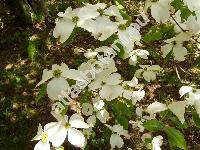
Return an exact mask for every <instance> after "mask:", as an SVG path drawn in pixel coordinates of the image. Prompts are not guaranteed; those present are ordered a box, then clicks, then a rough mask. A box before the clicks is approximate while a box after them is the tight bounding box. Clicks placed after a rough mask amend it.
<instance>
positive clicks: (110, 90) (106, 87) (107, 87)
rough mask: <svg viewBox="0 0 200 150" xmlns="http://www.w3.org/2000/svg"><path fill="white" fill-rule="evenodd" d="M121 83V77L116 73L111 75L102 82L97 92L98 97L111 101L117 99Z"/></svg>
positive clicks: (121, 90) (120, 92)
mask: <svg viewBox="0 0 200 150" xmlns="http://www.w3.org/2000/svg"><path fill="white" fill-rule="evenodd" d="M121 82H122V80H121V75H120V74H118V73H113V74H111V75H110V76H109V77H108V78H107V79H106V80H104V81H103V82H102V84H103V85H102V88H101V89H100V91H99V95H100V97H101V98H102V99H106V100H109V101H111V100H113V99H115V98H117V97H119V96H120V95H121V94H122V92H123V88H122V86H121V85H119V84H120V83H121Z"/></svg>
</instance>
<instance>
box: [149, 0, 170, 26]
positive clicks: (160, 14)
mask: <svg viewBox="0 0 200 150" xmlns="http://www.w3.org/2000/svg"><path fill="white" fill-rule="evenodd" d="M170 1H171V0H159V1H157V2H151V1H150V0H147V1H146V6H145V7H146V9H147V8H148V7H151V15H152V17H153V18H154V19H155V20H156V22H158V23H166V22H167V21H168V19H169V17H170Z"/></svg>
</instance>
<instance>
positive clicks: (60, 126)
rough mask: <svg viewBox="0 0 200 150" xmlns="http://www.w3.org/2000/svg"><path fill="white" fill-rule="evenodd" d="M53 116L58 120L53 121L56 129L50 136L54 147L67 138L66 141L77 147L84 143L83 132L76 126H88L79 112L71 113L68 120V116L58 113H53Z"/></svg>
mask: <svg viewBox="0 0 200 150" xmlns="http://www.w3.org/2000/svg"><path fill="white" fill-rule="evenodd" d="M54 117H56V119H57V120H58V122H53V123H52V124H54V126H55V127H57V131H56V133H55V134H54V136H52V137H51V138H50V141H51V142H52V145H53V146H55V147H59V146H61V144H62V143H63V142H64V141H65V139H66V138H67V139H68V141H69V142H70V143H71V144H72V145H74V146H77V147H83V146H84V144H85V137H84V135H83V133H82V132H81V131H79V130H77V129H76V128H79V129H80V128H89V127H90V126H89V125H88V124H86V123H85V122H84V119H83V117H82V116H80V115H79V114H73V115H72V116H71V117H70V119H69V120H68V116H66V115H65V116H61V115H58V114H54Z"/></svg>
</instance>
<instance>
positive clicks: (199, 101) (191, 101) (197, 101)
mask: <svg viewBox="0 0 200 150" xmlns="http://www.w3.org/2000/svg"><path fill="white" fill-rule="evenodd" d="M186 103H187V105H191V106H194V108H195V109H196V111H197V114H198V115H199V117H200V90H199V89H194V92H191V93H189V95H188V97H187V98H186Z"/></svg>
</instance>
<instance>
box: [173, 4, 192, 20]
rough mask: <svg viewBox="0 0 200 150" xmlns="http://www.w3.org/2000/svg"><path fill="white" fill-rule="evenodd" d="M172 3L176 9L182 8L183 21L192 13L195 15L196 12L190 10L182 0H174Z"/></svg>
mask: <svg viewBox="0 0 200 150" xmlns="http://www.w3.org/2000/svg"><path fill="white" fill-rule="evenodd" d="M171 5H172V6H173V7H174V9H175V11H178V10H180V12H181V15H180V16H181V19H182V21H186V20H187V18H188V17H189V16H190V15H195V14H194V12H191V11H190V10H189V8H188V7H187V6H186V5H185V4H184V2H183V1H182V0H174V1H173V2H172V3H171Z"/></svg>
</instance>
